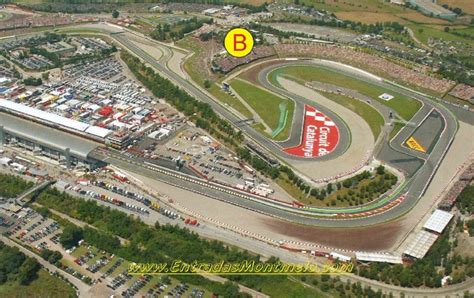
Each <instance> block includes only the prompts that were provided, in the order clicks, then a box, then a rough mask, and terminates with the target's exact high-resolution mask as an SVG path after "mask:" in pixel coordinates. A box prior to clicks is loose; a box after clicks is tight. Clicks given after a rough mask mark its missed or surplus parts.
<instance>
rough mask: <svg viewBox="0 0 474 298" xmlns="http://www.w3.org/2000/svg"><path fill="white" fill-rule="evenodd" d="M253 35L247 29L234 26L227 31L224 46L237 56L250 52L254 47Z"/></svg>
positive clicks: (243, 55)
mask: <svg viewBox="0 0 474 298" xmlns="http://www.w3.org/2000/svg"><path fill="white" fill-rule="evenodd" d="M253 43H254V42H253V36H252V34H251V33H250V31H248V30H247V29H244V28H234V29H232V30H230V31H229V32H227V34H226V36H225V39H224V46H225V49H226V50H227V52H228V53H229V54H230V55H232V56H234V57H237V58H242V57H245V56H247V55H248V54H250V52H251V51H252V49H253Z"/></svg>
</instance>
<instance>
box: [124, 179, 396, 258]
mask: <svg viewBox="0 0 474 298" xmlns="http://www.w3.org/2000/svg"><path fill="white" fill-rule="evenodd" d="M129 174H131V175H133V176H135V177H137V178H138V179H140V180H141V181H142V182H144V183H145V184H146V185H147V186H149V187H151V188H152V189H154V190H156V191H158V192H159V193H160V194H162V195H164V196H167V197H169V198H170V199H172V200H173V201H174V202H175V203H174V204H172V205H175V206H176V205H179V206H183V207H185V208H187V209H190V210H192V211H193V212H196V213H198V214H199V215H202V216H206V217H210V218H212V219H215V220H218V221H220V222H222V223H226V224H231V225H234V226H236V227H238V228H241V229H244V230H246V231H249V232H253V233H256V234H259V235H262V236H266V237H268V238H270V239H273V240H276V241H278V240H285V241H309V242H312V243H317V244H321V245H325V246H330V247H338V248H342V249H351V250H355V249H360V250H368V251H370V250H384V249H389V248H390V247H391V246H392V245H393V243H394V241H395V239H396V236H397V235H398V233H397V230H398V229H399V227H400V224H399V223H397V222H395V223H389V224H387V225H384V227H383V228H380V227H369V228H360V229H359V228H358V229H337V230H336V229H325V228H315V227H305V226H301V225H298V224H293V223H289V222H286V221H283V220H279V219H275V218H273V217H270V216H267V215H264V214H260V213H257V212H254V211H251V210H247V209H243V208H241V207H237V206H234V205H231V204H227V203H224V202H221V201H218V200H216V199H212V198H208V197H206V196H202V195H199V194H195V193H190V192H188V191H185V190H182V189H179V188H176V187H173V186H170V185H167V184H164V183H162V182H159V181H155V180H152V179H149V178H146V177H143V176H139V175H137V174H132V173H129ZM178 209H179V208H178ZM232 234H233V233H232ZM232 234H230V235H229V236H230V237H235V240H236V241H241V240H239V238H241V236H238V235H236V234H234V235H232ZM361 235H371V237H361ZM251 241H254V240H251Z"/></svg>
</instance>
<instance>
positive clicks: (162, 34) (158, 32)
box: [150, 17, 213, 40]
mask: <svg viewBox="0 0 474 298" xmlns="http://www.w3.org/2000/svg"><path fill="white" fill-rule="evenodd" d="M212 22H213V20H212V19H210V18H205V19H198V18H197V17H192V18H190V19H187V20H182V21H179V22H177V23H176V24H175V25H173V27H171V25H170V24H168V23H166V24H162V25H161V24H159V25H158V26H156V28H155V30H153V31H152V32H151V33H150V36H151V38H153V39H156V40H167V39H172V40H179V39H181V38H183V37H184V36H185V35H186V34H188V33H190V32H192V31H194V30H196V29H199V28H201V27H202V26H203V25H204V24H212Z"/></svg>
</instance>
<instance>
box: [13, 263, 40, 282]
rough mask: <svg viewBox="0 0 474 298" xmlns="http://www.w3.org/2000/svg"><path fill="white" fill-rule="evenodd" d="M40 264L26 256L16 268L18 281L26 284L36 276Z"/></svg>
mask: <svg viewBox="0 0 474 298" xmlns="http://www.w3.org/2000/svg"><path fill="white" fill-rule="evenodd" d="M40 269H41V266H40V264H39V263H38V262H37V261H36V260H35V259H33V258H27V259H26V260H25V262H23V264H22V265H21V266H20V268H19V270H18V281H19V282H20V284H22V285H28V284H29V283H30V282H32V281H33V280H34V279H36V277H37V272H38V270H40Z"/></svg>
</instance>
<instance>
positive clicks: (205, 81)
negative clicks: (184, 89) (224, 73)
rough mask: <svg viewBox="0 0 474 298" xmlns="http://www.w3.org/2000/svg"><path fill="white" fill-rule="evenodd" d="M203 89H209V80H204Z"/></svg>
mask: <svg viewBox="0 0 474 298" xmlns="http://www.w3.org/2000/svg"><path fill="white" fill-rule="evenodd" d="M204 88H206V89H209V88H211V82H210V81H209V80H204Z"/></svg>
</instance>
